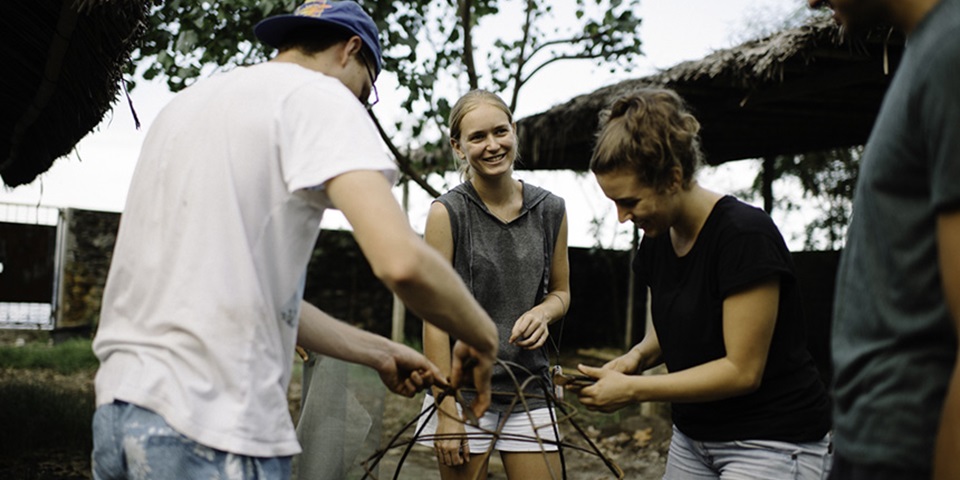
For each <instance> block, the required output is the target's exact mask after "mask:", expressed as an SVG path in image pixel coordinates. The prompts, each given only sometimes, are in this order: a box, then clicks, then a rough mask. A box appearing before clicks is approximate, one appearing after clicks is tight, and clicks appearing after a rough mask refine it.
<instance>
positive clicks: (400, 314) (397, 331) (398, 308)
mask: <svg viewBox="0 0 960 480" xmlns="http://www.w3.org/2000/svg"><path fill="white" fill-rule="evenodd" d="M409 204H410V181H409V180H408V179H404V180H403V201H402V206H403V211H404V212H405V213H406V212H407V211H408V209H409ZM406 316H407V309H406V307H405V306H404V305H403V302H402V301H400V297H398V296H397V295H396V294H393V315H392V318H391V322H390V339H391V340H393V341H394V342H398V343H403V339H404V338H403V326H404V321H405V320H406Z"/></svg>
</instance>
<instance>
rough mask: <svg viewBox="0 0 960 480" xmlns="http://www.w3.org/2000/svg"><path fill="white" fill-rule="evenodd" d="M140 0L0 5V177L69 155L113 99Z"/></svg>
mask: <svg viewBox="0 0 960 480" xmlns="http://www.w3.org/2000/svg"><path fill="white" fill-rule="evenodd" d="M149 7H150V5H149V2H148V1H146V0H139V1H135V0H29V1H5V2H2V3H0V32H2V33H0V35H2V36H0V51H2V55H3V57H2V58H3V64H4V70H5V72H6V74H5V75H2V76H0V92H2V93H0V101H2V105H3V108H2V110H0V176H2V178H3V183H4V184H6V185H7V186H10V187H14V186H18V185H24V184H27V183H30V182H32V181H33V180H34V179H35V178H36V177H37V176H38V175H40V174H41V173H43V172H45V171H47V170H48V169H49V168H50V166H51V165H52V164H53V162H54V160H56V159H57V158H59V157H62V156H64V155H66V154H67V153H69V152H70V151H71V150H72V149H73V147H74V145H76V143H77V142H79V141H80V139H81V138H83V137H84V136H85V135H86V134H87V133H88V132H90V131H91V130H92V129H93V128H94V127H96V126H97V124H99V123H100V121H101V120H102V119H103V116H104V115H105V114H106V112H107V111H108V110H109V109H110V107H111V105H112V103H113V102H114V101H115V100H116V99H117V97H118V93H119V90H120V81H121V74H122V71H123V67H124V66H125V64H126V62H127V59H128V57H129V54H130V52H131V51H132V50H133V48H134V45H135V41H136V39H137V38H138V37H139V35H140V34H141V33H142V31H143V28H144V19H145V18H146V14H147V12H148V10H149Z"/></svg>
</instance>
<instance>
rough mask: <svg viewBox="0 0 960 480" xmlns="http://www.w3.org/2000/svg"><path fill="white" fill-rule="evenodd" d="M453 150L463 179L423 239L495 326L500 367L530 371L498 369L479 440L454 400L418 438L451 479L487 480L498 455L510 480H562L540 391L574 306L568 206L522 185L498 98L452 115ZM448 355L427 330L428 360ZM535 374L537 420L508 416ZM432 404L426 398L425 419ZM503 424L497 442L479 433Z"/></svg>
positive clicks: (442, 360)
mask: <svg viewBox="0 0 960 480" xmlns="http://www.w3.org/2000/svg"><path fill="white" fill-rule="evenodd" d="M450 145H451V146H452V147H453V151H454V152H455V154H456V155H457V157H458V159H459V160H460V162H461V165H462V166H463V169H462V171H463V174H464V178H465V181H464V182H463V183H462V184H460V185H458V186H457V187H455V188H454V189H452V190H451V191H449V192H447V193H446V194H444V195H442V196H441V197H440V198H438V199H437V200H436V201H435V202H434V203H433V205H432V206H431V208H430V213H429V216H428V218H427V226H426V232H425V239H426V241H427V243H428V244H430V245H432V246H433V247H434V248H436V249H437V250H439V251H440V253H441V254H442V255H443V256H444V257H446V258H447V259H448V260H450V261H451V262H452V263H453V266H454V269H455V270H456V271H457V272H458V273H459V274H460V276H461V277H462V278H463V280H464V282H465V283H466V285H467V288H468V289H469V290H470V291H471V293H473V295H474V296H475V297H476V298H477V300H478V301H479V302H480V305H481V306H483V308H484V309H486V310H487V312H488V313H489V314H490V317H491V318H493V319H494V323H496V325H497V329H498V331H499V334H500V350H499V352H500V353H499V358H500V359H501V360H505V361H508V362H510V364H516V365H518V366H519V367H522V368H519V367H518V368H511V369H510V370H511V372H507V370H506V369H505V368H503V367H501V366H498V367H497V368H496V369H495V370H494V379H493V391H494V395H493V399H492V403H491V406H490V409H489V410H488V412H487V413H486V414H485V415H484V416H483V417H481V418H480V427H481V429H482V430H477V429H475V428H473V427H471V426H467V425H464V423H463V421H462V420H461V415H460V413H459V411H458V405H456V402H455V401H454V399H453V398H450V397H446V398H444V399H443V401H442V402H441V404H440V405H439V406H438V411H437V412H436V414H435V415H433V416H431V417H430V420H429V422H428V424H427V425H423V422H424V421H425V420H423V421H421V425H420V427H424V429H423V430H422V431H421V434H425V435H437V437H435V440H433V442H432V443H431V444H430V446H432V447H433V448H434V449H435V450H436V454H437V461H438V464H439V468H440V473H441V476H442V477H443V478H444V479H457V478H486V471H487V465H488V462H489V455H490V453H491V451H493V450H497V451H499V452H500V457H501V459H502V460H503V465H504V468H505V470H506V473H507V477H508V478H511V479H538V478H559V477H560V476H561V472H560V457H559V452H558V450H557V446H556V441H557V436H556V429H555V428H556V427H555V421H554V420H555V418H556V417H555V415H554V412H553V411H552V409H550V408H548V407H547V404H546V401H545V400H544V399H543V396H544V388H551V380H550V377H549V373H548V370H549V368H548V364H549V361H548V357H547V351H546V348H545V345H546V342H547V339H548V337H549V334H550V332H549V329H548V327H549V325H550V324H551V323H553V322H555V321H556V320H558V319H560V318H561V317H563V315H564V314H565V313H566V311H567V309H568V308H569V306H570V286H569V266H568V260H567V222H566V213H565V207H564V202H563V199H561V198H560V197H558V196H556V195H553V194H551V193H550V192H548V191H546V190H544V189H541V188H538V187H536V186H533V185H530V184H528V183H524V182H523V181H520V180H518V179H516V178H514V176H513V166H514V162H515V161H516V159H517V135H516V125H515V124H514V121H513V115H512V114H511V112H510V109H509V107H507V105H506V104H505V103H504V102H503V100H502V99H500V98H499V97H498V96H497V95H495V94H493V93H490V92H487V91H483V90H474V91H471V92H469V93H467V94H466V95H464V96H463V97H462V98H460V100H459V101H457V103H456V104H455V105H454V107H453V109H452V111H451V113H450ZM450 346H451V338H450V337H449V335H448V334H447V333H446V332H444V331H442V330H440V329H437V328H435V327H433V326H431V325H428V324H426V323H425V324H424V332H423V347H424V353H425V354H426V356H427V358H428V359H430V360H431V361H433V362H434V363H436V364H437V365H438V366H440V368H441V369H445V368H449V366H450ZM511 373H512V376H511ZM531 374H532V375H533V376H535V377H536V378H535V379H534V380H533V381H530V382H527V383H528V386H527V387H526V390H525V391H524V394H525V395H526V396H527V398H526V402H527V406H528V407H529V408H530V410H531V411H530V412H529V415H528V413H527V412H526V411H525V410H524V409H523V407H522V406H521V405H520V404H519V402H518V403H517V404H516V408H514V409H513V410H512V411H510V404H511V402H512V401H514V399H515V395H514V394H515V393H516V383H515V380H514V378H515V379H516V381H517V382H520V383H521V384H523V383H524V382H525V381H527V380H528V377H530V376H531ZM436 393H438V392H435V394H436ZM498 393H500V394H499V395H498ZM532 395H536V396H539V397H540V398H532ZM435 398H436V397H435V396H432V395H428V396H427V397H426V399H425V401H424V409H427V408H430V407H431V406H432V405H434V399H435ZM425 418H426V417H425ZM531 418H532V419H533V424H531ZM501 425H502V430H501V436H500V438H497V439H494V438H492V437H491V436H490V435H485V434H483V433H482V431H483V430H486V431H495V430H497V429H498V428H500V427H501ZM538 437H539V438H540V439H542V442H537V438H538ZM427 438H430V437H427Z"/></svg>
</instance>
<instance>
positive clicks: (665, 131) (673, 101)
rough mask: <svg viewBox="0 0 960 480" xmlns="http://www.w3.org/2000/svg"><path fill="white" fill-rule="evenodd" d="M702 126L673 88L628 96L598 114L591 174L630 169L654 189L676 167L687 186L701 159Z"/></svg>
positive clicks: (664, 183)
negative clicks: (598, 124)
mask: <svg viewBox="0 0 960 480" xmlns="http://www.w3.org/2000/svg"><path fill="white" fill-rule="evenodd" d="M699 133H700V122H698V121H697V119H696V118H694V116H693V115H692V114H691V113H690V112H689V109H688V107H687V105H686V103H685V102H684V101H683V99H682V98H680V96H679V95H677V93H676V92H674V91H673V90H667V89H660V88H649V89H642V90H638V91H635V92H632V93H630V94H629V95H626V96H624V97H622V98H620V99H618V100H617V101H615V102H614V103H613V105H612V106H611V107H610V108H609V109H607V110H604V111H603V112H601V114H600V129H599V131H598V133H597V145H596V147H595V149H594V151H593V156H592V158H590V170H591V171H592V172H593V173H594V174H605V173H611V172H614V171H618V170H622V169H628V170H630V171H632V172H634V173H635V174H636V175H637V179H638V180H640V181H641V182H642V183H644V184H647V185H650V186H651V187H653V188H656V189H658V190H661V191H662V190H663V189H665V188H667V187H668V186H669V185H670V183H671V182H672V181H673V175H674V174H673V171H674V169H675V168H679V169H680V172H681V182H682V187H683V188H687V187H689V186H690V182H691V181H692V180H693V177H694V174H695V173H696V171H697V169H698V168H699V167H700V164H701V163H702V161H703V153H702V152H701V150H700V136H699Z"/></svg>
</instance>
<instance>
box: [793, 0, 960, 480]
mask: <svg viewBox="0 0 960 480" xmlns="http://www.w3.org/2000/svg"><path fill="white" fill-rule="evenodd" d="M809 3H810V5H811V6H813V7H817V6H821V5H822V6H828V7H830V8H832V9H833V11H834V18H835V19H836V20H837V21H838V22H839V23H841V24H842V25H843V26H844V27H845V30H846V31H848V32H852V34H853V35H858V32H860V31H862V30H863V29H865V28H868V27H873V26H878V25H883V26H890V27H892V28H894V29H896V30H898V31H900V32H902V33H904V34H905V35H906V38H907V44H906V49H905V50H904V53H903V57H902V58H901V59H900V62H899V65H898V66H897V70H896V73H895V74H894V75H893V78H892V79H891V81H890V86H889V87H888V88H887V91H886V93H885V95H884V98H883V103H882V105H881V106H880V112H879V114H878V115H877V119H876V121H875V122H874V124H873V131H872V132H871V133H870V137H869V139H868V140H867V144H866V146H865V147H864V152H863V157H862V158H861V160H860V173H859V175H858V177H857V187H856V190H855V191H854V195H853V216H852V218H851V220H850V226H849V228H848V229H847V238H846V243H845V245H844V247H843V253H842V254H841V256H840V266H839V269H838V272H837V284H836V293H835V294H834V303H833V326H832V333H831V343H832V347H831V356H832V360H833V370H834V372H835V375H834V377H833V378H834V382H833V383H834V384H833V394H834V409H833V418H834V423H835V431H836V446H837V456H836V468H835V469H834V471H833V473H832V478H836V479H852V480H859V479H869V480H888V479H889V480H893V479H895V480H912V479H930V478H931V477H932V478H936V479H949V480H955V479H958V478H960V368H958V365H960V362H958V359H960V356H958V350H957V330H958V328H960V88H958V87H960V40H958V39H960V0H885V1H876V0H870V1H867V0H830V1H824V0H810V2H809Z"/></svg>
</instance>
